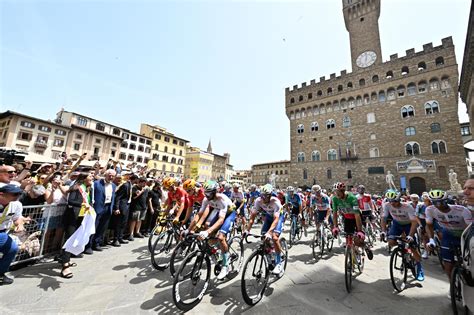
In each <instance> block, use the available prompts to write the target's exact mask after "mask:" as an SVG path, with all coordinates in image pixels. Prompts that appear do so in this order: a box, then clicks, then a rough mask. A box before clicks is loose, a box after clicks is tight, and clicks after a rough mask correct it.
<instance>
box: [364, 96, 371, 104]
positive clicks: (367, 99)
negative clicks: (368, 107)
mask: <svg viewBox="0 0 474 315" xmlns="http://www.w3.org/2000/svg"><path fill="white" fill-rule="evenodd" d="M364 104H370V96H369V94H364Z"/></svg>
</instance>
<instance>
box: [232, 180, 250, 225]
mask: <svg viewBox="0 0 474 315" xmlns="http://www.w3.org/2000/svg"><path fill="white" fill-rule="evenodd" d="M232 189H233V190H232V193H231V194H230V200H232V202H233V203H234V205H235V208H236V212H237V215H238V216H240V218H241V219H242V226H245V225H246V224H247V223H246V221H245V197H244V194H243V192H242V191H241V190H240V185H239V184H238V183H234V185H232Z"/></svg>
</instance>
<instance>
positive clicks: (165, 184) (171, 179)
mask: <svg viewBox="0 0 474 315" xmlns="http://www.w3.org/2000/svg"><path fill="white" fill-rule="evenodd" d="M175 183H176V179H175V178H174V177H166V178H165V179H163V188H164V189H170V187H171V186H174V184H175Z"/></svg>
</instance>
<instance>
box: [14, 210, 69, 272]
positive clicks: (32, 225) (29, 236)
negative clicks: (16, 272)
mask: <svg viewBox="0 0 474 315" xmlns="http://www.w3.org/2000/svg"><path fill="white" fill-rule="evenodd" d="M66 206H67V205H66V204H49V205H48V204H44V205H37V206H23V216H24V217H25V218H28V217H29V218H30V219H31V220H30V222H29V223H25V224H24V225H21V226H18V227H16V228H15V230H13V231H11V232H10V233H9V235H10V236H11V237H12V238H13V239H14V240H15V241H16V242H17V244H18V247H19V250H18V253H17V255H16V257H15V261H14V262H13V263H12V265H15V264H19V263H24V262H28V261H36V260H39V259H41V258H44V257H45V256H49V255H53V254H56V253H58V252H59V251H60V249H61V245H62V243H63V235H64V229H63V225H62V217H63V214H64V211H65V210H66Z"/></svg>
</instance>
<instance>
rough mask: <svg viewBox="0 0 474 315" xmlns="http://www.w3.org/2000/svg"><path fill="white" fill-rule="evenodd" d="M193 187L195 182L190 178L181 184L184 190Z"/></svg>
mask: <svg viewBox="0 0 474 315" xmlns="http://www.w3.org/2000/svg"><path fill="white" fill-rule="evenodd" d="M195 187H196V181H195V180H194V179H192V178H190V179H187V180H185V181H184V183H183V189H184V190H190V189H194V188H195Z"/></svg>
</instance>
